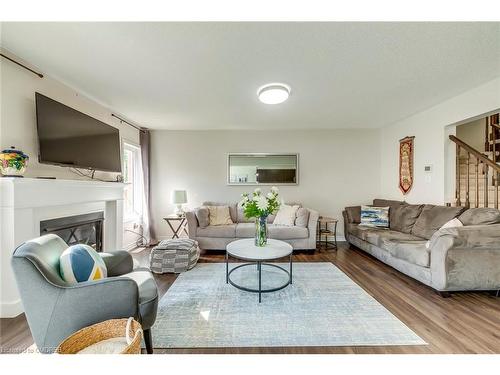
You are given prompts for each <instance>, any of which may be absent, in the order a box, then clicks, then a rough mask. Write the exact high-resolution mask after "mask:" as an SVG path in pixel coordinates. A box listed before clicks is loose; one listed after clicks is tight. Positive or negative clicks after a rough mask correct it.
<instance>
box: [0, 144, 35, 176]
mask: <svg viewBox="0 0 500 375" xmlns="http://www.w3.org/2000/svg"><path fill="white" fill-rule="evenodd" d="M28 159H29V157H28V155H26V154H25V153H23V152H22V151H19V150H16V149H15V147H14V146H12V148H11V149H6V150H3V151H2V152H0V172H1V173H2V175H4V176H22V175H23V174H24V171H25V170H26V166H27V165H28Z"/></svg>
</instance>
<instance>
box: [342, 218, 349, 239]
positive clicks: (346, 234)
mask: <svg viewBox="0 0 500 375" xmlns="http://www.w3.org/2000/svg"><path fill="white" fill-rule="evenodd" d="M342 218H343V219H344V220H343V221H344V238H345V240H346V241H347V242H349V230H348V229H347V225H348V224H349V218H348V217H347V211H345V210H344V211H342Z"/></svg>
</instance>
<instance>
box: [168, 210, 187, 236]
mask: <svg viewBox="0 0 500 375" xmlns="http://www.w3.org/2000/svg"><path fill="white" fill-rule="evenodd" d="M163 220H165V221H166V222H167V224H168V226H169V227H170V229H171V230H172V233H173V234H172V239H174V238H179V235H181V234H182V232H184V233H186V235H188V237H189V233H188V231H187V228H186V227H187V220H186V216H177V215H168V216H166V217H164V218H163ZM176 222H178V224H177V227H176V228H175V227H174V226H173V225H172V223H176Z"/></svg>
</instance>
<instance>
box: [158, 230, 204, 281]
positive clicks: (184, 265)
mask: <svg viewBox="0 0 500 375" xmlns="http://www.w3.org/2000/svg"><path fill="white" fill-rule="evenodd" d="M199 258H200V248H199V246H198V242H197V241H195V240H191V239H189V238H178V239H173V240H163V241H161V242H160V243H159V244H158V245H157V246H155V247H153V249H152V250H151V254H150V255H149V265H150V268H151V272H154V273H180V272H185V271H187V270H190V269H191V268H193V267H194V266H195V265H196V262H198V259H199Z"/></svg>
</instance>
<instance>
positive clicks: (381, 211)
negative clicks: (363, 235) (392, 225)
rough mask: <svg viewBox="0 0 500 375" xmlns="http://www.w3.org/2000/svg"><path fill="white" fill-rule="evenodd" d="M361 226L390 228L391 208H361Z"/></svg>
mask: <svg viewBox="0 0 500 375" xmlns="http://www.w3.org/2000/svg"><path fill="white" fill-rule="evenodd" d="M360 225H365V226H367V227H379V228H389V207H370V206H361V224H360Z"/></svg>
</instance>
